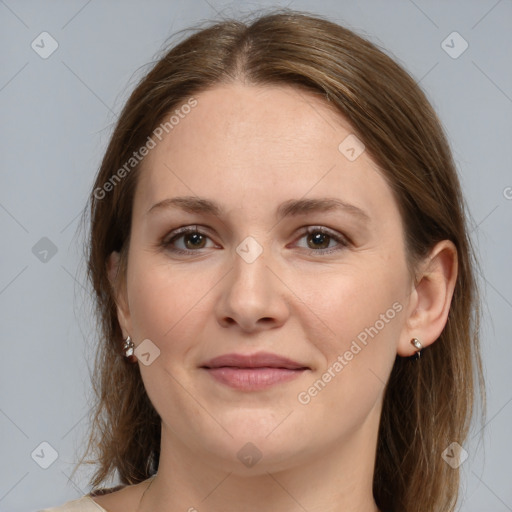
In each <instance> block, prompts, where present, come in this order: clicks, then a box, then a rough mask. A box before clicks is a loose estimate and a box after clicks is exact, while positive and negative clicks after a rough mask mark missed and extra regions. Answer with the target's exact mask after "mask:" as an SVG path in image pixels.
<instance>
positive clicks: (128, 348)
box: [123, 336, 137, 363]
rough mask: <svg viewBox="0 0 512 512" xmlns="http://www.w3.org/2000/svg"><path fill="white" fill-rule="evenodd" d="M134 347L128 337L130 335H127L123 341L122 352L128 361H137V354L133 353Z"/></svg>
mask: <svg viewBox="0 0 512 512" xmlns="http://www.w3.org/2000/svg"><path fill="white" fill-rule="evenodd" d="M134 347H135V345H134V343H133V341H132V339H131V338H130V336H128V337H127V338H126V339H125V340H124V341H123V352H124V357H125V358H126V359H127V361H128V362H130V363H136V362H137V356H136V355H135V354H134V353H133V350H134Z"/></svg>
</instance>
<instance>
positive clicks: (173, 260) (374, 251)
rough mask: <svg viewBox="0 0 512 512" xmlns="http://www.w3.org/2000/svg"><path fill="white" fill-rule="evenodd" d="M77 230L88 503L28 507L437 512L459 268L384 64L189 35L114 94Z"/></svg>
mask: <svg viewBox="0 0 512 512" xmlns="http://www.w3.org/2000/svg"><path fill="white" fill-rule="evenodd" d="M90 213H91V235H90V253H89V266H88V269H89V276H90V279H91V282H92V284H93V287H94V291H95V293H96V298H97V307H98V314H99V317H100V319H101V326H102V339H101V344H100V347H99V352H98V358H97V362H96V365H97V366H96V372H97V373H96V377H97V379H95V381H94V383H93V384H94V385H95V387H96V391H97V395H98V401H97V404H96V408H95V411H94V413H95V416H94V423H93V427H94V429H93V432H92V434H91V437H90V439H89V445H88V447H87V450H86V453H85V454H84V458H85V456H86V455H87V454H88V453H94V455H95V458H93V459H92V461H89V462H96V463H97V464H98V469H97V471H96V473H95V475H94V477H93V479H92V486H93V488H94V489H95V491H94V492H92V493H91V494H90V495H87V496H84V497H82V498H81V499H79V500H75V501H73V502H68V503H67V504H65V505H63V506H62V507H57V508H54V509H49V510H57V511H67V510H75V508H73V507H76V509H77V510H91V511H93V510H106V511H109V512H121V511H123V512H131V511H133V512H135V511H139V512H141V511H150V510H151V511H155V512H160V511H162V512H163V511H177V510H189V511H194V510H197V511H200V512H203V511H219V510H222V511H227V510H246V511H256V510H258V511H259V510H265V511H276V512H277V511H295V510H297V511H299V510H308V511H313V510H323V511H348V510H357V511H382V512H384V511H390V512H405V511H407V512H414V511H420V510H421V511H423V512H425V511H441V510H442V511H450V510H454V507H455V504H456V501H457V496H458V484H459V469H458V467H459V465H460V462H461V461H462V455H463V452H462V451H461V450H462V445H463V443H464V440H465V439H466V435H467V431H468V425H469V422H470V419H471V414H472V406H473V396H474V390H475V389H476V385H477V384H478V382H474V379H473V370H476V375H477V380H478V381H480V383H482V375H481V365H480V355H479V343H478V302H477V290H476V284H475V280H474V268H473V266H474V258H473V252H472V249H471V245H470V241H469V237H468V231H467V228H466V224H465V213H464V202H463V198H462V196H461V190H460V186H459V182H458V178H457V175H456V170H455V165H454V162H453V160H452V156H451V153H450V149H449V145H448V143H447V140H446V137H445V135H444V133H443V129H442V127H441V125H440V122H439V120H438V118H437V117H436V115H435V113H434V111H433V110H432V107H431V106H430V104H429V102H428V101H427V99H426V97H425V95H424V94H423V92H422V91H421V90H420V89H419V87H418V86H417V85H416V83H415V82H414V80H413V79H412V78H411V77H410V76H409V75H408V74H407V73H406V72H405V71H404V70H403V69H402V68H401V67H400V66H398V64H396V63H395V62H394V61H393V60H392V59H390V58H389V57H388V56H386V55H385V54H384V53H383V52H382V51H380V50H379V49H377V48H376V47H375V46H374V45H373V44H371V43H369V42H368V41H366V40H364V39H362V38H360V37H359V36H357V35H355V34H354V33H352V32H351V31H349V30H347V29H345V28H343V27H340V26H338V25H336V24H333V23H331V22H328V21H326V20H323V19H321V18H318V17H314V16H309V15H306V14H302V13H297V12H292V11H285V12H279V13H273V14H270V15H266V16H263V17H260V18H258V19H256V20H254V21H252V22H251V23H249V24H243V23H241V22H238V21H224V22H221V23H218V24H215V25H213V26H211V27H209V28H206V29H203V30H200V31H198V32H197V33H195V34H194V35H192V36H190V37H188V38H187V39H186V40H185V41H183V42H182V43H180V44H178V45H177V46H175V47H174V48H172V49H171V50H170V51H169V52H168V53H167V54H166V55H164V56H163V58H161V59H160V60H159V61H158V62H157V64H156V66H155V67H154V68H153V70H152V71H151V72H150V73H149V74H148V75H147V76H145V77H144V79H143V80H142V81H141V82H140V84H139V85H138V86H137V88H136V89H135V91H134V92H133V94H132V95H131V97H130V98H129V100H128V102H127V104H126V106H125V108H124V110H123V111H122V113H121V115H120V117H119V120H118V123H117V126H116V128H115V131H114V133H113V135H112V139H111V141H110V144H109V147H108V149H107V151H106V154H105V157H104V159H103V163H102V166H101V169H100V171H99V174H98V176H97V179H96V183H95V186H94V189H93V191H92V194H91V209H90ZM420 355H421V357H420ZM447 450H448V452H447ZM447 453H448V456H447V455H446V454H447ZM448 457H451V459H452V460H449V459H448ZM114 471H117V473H118V476H119V479H120V482H121V484H122V485H120V486H118V487H116V488H113V489H103V490H101V489H98V487H99V486H100V485H101V484H103V483H104V482H105V481H106V479H107V478H108V477H109V476H111V475H112V474H113V472H114ZM79 507H81V508H79Z"/></svg>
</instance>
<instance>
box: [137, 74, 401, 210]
mask: <svg viewBox="0 0 512 512" xmlns="http://www.w3.org/2000/svg"><path fill="white" fill-rule="evenodd" d="M194 99H195V100H196V102H197V104H196V106H194V107H193V108H191V109H189V108H186V109H183V110H182V111H180V105H178V106H177V107H176V109H178V114H180V113H181V115H180V116H179V117H178V116H175V119H174V124H173V125H172V129H170V130H169V133H167V134H164V136H163V137H162V140H161V141H159V142H158V141H157V144H156V147H155V148H154V149H152V150H151V151H150V153H149V154H148V155H147V156H146V158H145V160H144V162H143V168H142V172H141V176H140V178H139V184H138V187H137V194H136V208H137V204H138V207H144V208H145V209H146V210H147V209H148V208H150V207H151V204H153V203H154V202H157V201H159V200H162V199H165V198H166V197H169V196H172V195H183V194H186V195H200V196H203V197H204V196H215V197H216V198H217V199H218V200H219V202H221V203H222V202H223V200H225V201H226V202H229V201H233V200H235V199H237V200H238V201H240V200H242V199H244V198H245V199H246V200H247V201H252V200H253V199H254V198H255V197H258V196H260V195H261V196H262V197H265V198H266V199H269V200H270V199H272V198H275V199H276V200H277V199H280V200H283V201H284V200H287V199H290V198H292V197H302V196H304V195H306V194H308V195H309V196H315V195H322V196H325V195H326V193H327V192H328V193H329V195H330V196H333V195H342V196H343V197H344V198H347V196H348V197H350V198H352V199H353V200H354V201H353V202H357V201H360V202H365V199H364V196H369V197H370V199H371V196H372V194H373V195H374V196H379V195H380V198H381V200H382V198H383V194H384V196H386V194H387V195H388V196H389V197H388V199H389V200H391V201H392V200H393V199H392V197H391V192H390V190H389V188H388V186H387V183H386V181H385V180H384V178H383V177H382V176H381V175H380V173H379V172H378V171H377V169H376V166H375V164H374V162H373V161H372V160H371V159H370V157H369V156H368V155H367V154H366V152H363V153H362V154H361V155H360V156H359V157H358V158H357V159H355V160H353V161H351V160H349V159H348V158H347V157H346V155H344V154H343V153H342V152H340V149H339V148H340V143H341V144H342V148H343V141H345V140H353V139H350V138H349V139H347V137H354V134H353V130H352V129H351V126H350V124H349V123H348V122H347V121H346V120H345V119H344V118H343V117H342V116H341V115H340V114H339V113H337V112H335V111H334V110H333V109H332V108H331V107H330V106H329V105H328V104H327V103H326V102H325V101H324V100H322V99H320V98H319V97H317V96H315V95H313V94H311V93H308V92H304V91H302V90H299V89H295V88H292V87H289V86H252V85H251V86H247V85H243V84H238V83H236V84H229V85H222V86H216V87H214V88H212V89H208V90H206V91H203V92H201V93H200V94H197V95H195V96H194ZM185 103H187V99H185V100H184V102H183V103H182V104H181V105H184V104H185ZM185 112H187V113H185ZM355 149H356V150H358V149H359V148H357V147H356V148H355ZM383 189H387V190H383ZM337 191H339V193H340V194H336V192H337ZM242 196H243V197H242ZM358 196H360V197H358ZM368 202H369V203H371V200H370V201H368V199H367V200H366V203H368ZM150 203H151V204H150ZM246 204H249V202H247V203H246ZM251 204H252V203H251ZM368 206H369V207H370V208H371V204H370V205H368Z"/></svg>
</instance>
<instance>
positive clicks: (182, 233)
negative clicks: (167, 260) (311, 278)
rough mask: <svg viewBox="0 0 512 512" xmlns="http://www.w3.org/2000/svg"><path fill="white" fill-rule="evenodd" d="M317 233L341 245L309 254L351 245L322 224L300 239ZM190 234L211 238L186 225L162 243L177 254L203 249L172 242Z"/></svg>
mask: <svg viewBox="0 0 512 512" xmlns="http://www.w3.org/2000/svg"><path fill="white" fill-rule="evenodd" d="M315 233H321V234H323V235H327V236H328V237H329V238H330V239H332V240H334V241H335V242H337V243H338V244H339V245H340V246H341V247H334V248H332V247H331V248H330V249H305V250H306V251H307V253H308V254H311V255H313V254H315V255H327V254H331V253H333V252H336V251H341V250H343V249H345V248H346V247H348V245H349V241H348V239H347V238H345V237H344V236H342V235H340V234H337V233H336V232H333V231H331V230H329V229H327V228H324V227H321V226H318V227H317V226H308V228H307V230H306V231H304V232H303V233H302V234H301V235H300V237H299V239H300V238H303V237H304V236H306V235H312V234H315ZM188 234H199V235H202V236H205V237H207V238H210V237H209V236H208V235H207V234H206V233H204V232H203V231H201V230H200V229H198V228H197V226H186V227H183V228H179V229H177V230H175V231H173V232H171V233H170V235H172V236H171V237H170V238H169V237H166V238H165V239H164V240H162V243H161V245H162V246H163V247H164V248H165V249H167V250H169V251H171V252H173V253H175V254H183V255H188V254H191V253H194V252H198V251H199V250H200V249H203V248H200V249H195V250H192V249H187V250H184V249H177V248H176V247H172V244H173V243H174V242H175V241H176V240H178V239H179V238H181V237H183V236H185V235H188Z"/></svg>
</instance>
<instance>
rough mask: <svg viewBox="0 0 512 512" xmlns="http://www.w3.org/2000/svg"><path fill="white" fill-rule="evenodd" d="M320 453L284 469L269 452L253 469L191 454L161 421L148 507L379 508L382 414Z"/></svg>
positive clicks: (197, 511)
mask: <svg viewBox="0 0 512 512" xmlns="http://www.w3.org/2000/svg"><path fill="white" fill-rule="evenodd" d="M367 420H368V421H367V422H365V424H364V425H363V426H361V428H359V429H358V430H357V431H355V432H353V433H351V435H350V436H349V438H346V439H344V440H341V441H339V442H338V444H337V445H335V446H326V447H325V450H323V452H321V453H318V452H317V453H315V454H310V453H309V454H307V456H304V458H302V459H301V460H300V461H296V462H295V463H293V464H292V463H291V464H290V465H289V466H286V467H284V468H283V463H282V462H279V468H278V467H277V463H276V464H272V462H269V461H266V463H265V462H264V461H265V458H264V457H263V458H262V459H261V460H260V461H259V462H258V463H257V464H256V465H254V466H253V467H252V468H251V469H250V470H248V471H247V470H246V471H240V470H238V469H235V468H239V465H233V464H232V465H230V463H227V462H226V460H221V459H220V458H218V457H214V456H212V454H211V452H204V453H202V452H201V451H199V452H197V451H196V452H193V453H192V452H191V450H190V449H189V447H187V446H185V445H183V444H182V443H181V442H180V441H179V440H178V439H177V437H176V436H175V435H174V434H173V433H172V431H171V430H169V429H167V428H165V426H164V425H163V424H162V437H161V452H160V463H159V468H158V473H157V475H156V476H155V477H154V479H153V481H152V483H151V486H150V487H149V488H148V489H147V493H146V494H145V496H144V497H143V499H142V500H141V503H140V506H139V511H140V512H146V511H150V510H151V511H152V512H175V511H181V510H183V511H188V512H215V511H219V510H223V511H226V512H230V511H231V510H232V511H239V510H244V511H245V512H260V511H261V510H265V511H266V512H283V511H286V512H295V511H297V512H304V511H306V510H307V511H308V512H317V511H322V512H341V511H343V512H356V511H357V512H378V509H377V506H376V504H375V502H374V499H373V493H372V483H373V469H374V462H375V450H376V442H377V432H378V421H375V420H378V416H377V418H370V417H369V418H367Z"/></svg>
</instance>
